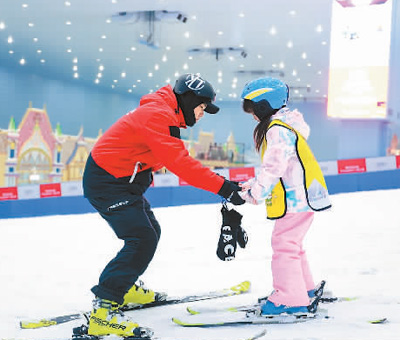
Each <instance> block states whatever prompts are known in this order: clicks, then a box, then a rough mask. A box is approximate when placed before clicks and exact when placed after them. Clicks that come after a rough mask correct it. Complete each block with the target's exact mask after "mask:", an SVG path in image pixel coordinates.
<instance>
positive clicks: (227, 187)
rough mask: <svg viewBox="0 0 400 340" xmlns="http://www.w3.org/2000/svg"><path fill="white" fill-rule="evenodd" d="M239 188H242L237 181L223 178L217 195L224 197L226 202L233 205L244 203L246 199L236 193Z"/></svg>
mask: <svg viewBox="0 0 400 340" xmlns="http://www.w3.org/2000/svg"><path fill="white" fill-rule="evenodd" d="M241 190H242V188H241V187H240V186H239V185H238V184H237V183H235V182H231V181H228V180H227V179H225V181H224V184H223V185H222V187H221V189H219V191H218V195H220V196H222V197H224V198H226V200H227V201H228V202H230V203H232V204H234V205H241V204H244V203H246V201H245V200H244V199H243V198H241V197H240V196H239V194H238V191H241Z"/></svg>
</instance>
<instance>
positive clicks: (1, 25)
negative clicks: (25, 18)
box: [0, 21, 6, 30]
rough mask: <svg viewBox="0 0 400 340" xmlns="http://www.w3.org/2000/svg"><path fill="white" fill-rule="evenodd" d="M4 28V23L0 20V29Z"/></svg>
mask: <svg viewBox="0 0 400 340" xmlns="http://www.w3.org/2000/svg"><path fill="white" fill-rule="evenodd" d="M5 28H6V24H5V23H4V22H3V21H0V30H4V29H5Z"/></svg>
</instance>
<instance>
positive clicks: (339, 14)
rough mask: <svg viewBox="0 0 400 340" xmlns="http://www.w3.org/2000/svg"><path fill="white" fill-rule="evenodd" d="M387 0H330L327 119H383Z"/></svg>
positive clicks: (388, 32)
mask: <svg viewBox="0 0 400 340" xmlns="http://www.w3.org/2000/svg"><path fill="white" fill-rule="evenodd" d="M391 18H392V0H383V1H379V2H376V1H375V2H374V1H369V2H368V1H360V0H357V1H356V0H345V1H343V0H342V1H340V0H337V1H336V0H334V1H333V4H332V21H331V23H332V24H331V44H330V47H331V49H330V66H329V89H328V116H329V117H335V118H350V119H358V118H375V119H376V118H386V101H387V92H388V79H389V56H390V45H391V44H390V41H391Z"/></svg>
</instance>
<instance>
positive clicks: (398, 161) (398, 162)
mask: <svg viewBox="0 0 400 340" xmlns="http://www.w3.org/2000/svg"><path fill="white" fill-rule="evenodd" d="M396 168H397V169H400V156H396Z"/></svg>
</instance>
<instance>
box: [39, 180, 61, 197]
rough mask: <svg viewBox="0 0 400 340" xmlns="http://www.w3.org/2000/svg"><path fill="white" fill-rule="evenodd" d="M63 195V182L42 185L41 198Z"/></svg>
mask: <svg viewBox="0 0 400 340" xmlns="http://www.w3.org/2000/svg"><path fill="white" fill-rule="evenodd" d="M59 196H61V184H60V183H50V184H41V185H40V198H43V197H59Z"/></svg>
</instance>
